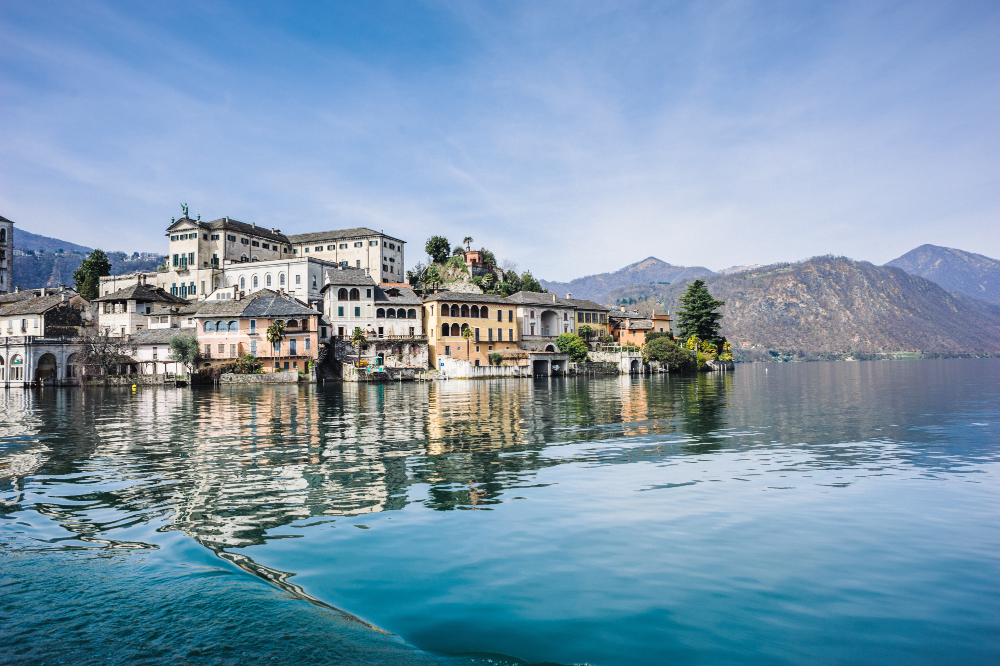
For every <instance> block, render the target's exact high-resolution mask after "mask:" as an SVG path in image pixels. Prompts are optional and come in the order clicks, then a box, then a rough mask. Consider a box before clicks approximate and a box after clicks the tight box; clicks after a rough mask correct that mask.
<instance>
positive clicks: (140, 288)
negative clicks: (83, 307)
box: [94, 282, 188, 303]
mask: <svg viewBox="0 0 1000 666" xmlns="http://www.w3.org/2000/svg"><path fill="white" fill-rule="evenodd" d="M101 301H141V302H143V303H146V302H152V303H187V302H188V300H187V299H186V298H181V297H180V296H174V295H173V294H171V293H170V292H168V291H167V290H165V289H163V288H162V287H153V286H150V285H148V284H140V283H138V282H137V283H135V284H133V285H132V286H130V287H123V288H122V289H119V290H118V291H116V292H113V293H110V294H108V295H107V296H101V297H100V298H95V299H94V302H101Z"/></svg>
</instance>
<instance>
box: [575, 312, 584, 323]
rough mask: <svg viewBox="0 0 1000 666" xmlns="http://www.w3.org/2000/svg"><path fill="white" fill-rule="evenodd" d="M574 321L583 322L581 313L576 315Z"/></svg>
mask: <svg viewBox="0 0 1000 666" xmlns="http://www.w3.org/2000/svg"><path fill="white" fill-rule="evenodd" d="M576 320H577V321H580V322H582V321H583V313H582V312H577V313H576Z"/></svg>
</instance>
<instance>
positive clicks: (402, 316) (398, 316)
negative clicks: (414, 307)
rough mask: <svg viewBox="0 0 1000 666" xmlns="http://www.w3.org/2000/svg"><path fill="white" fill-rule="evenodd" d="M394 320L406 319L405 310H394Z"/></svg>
mask: <svg viewBox="0 0 1000 666" xmlns="http://www.w3.org/2000/svg"><path fill="white" fill-rule="evenodd" d="M396 319H406V310H404V309H403V308H399V309H398V310H396Z"/></svg>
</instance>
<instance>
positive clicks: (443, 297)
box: [423, 291, 511, 305]
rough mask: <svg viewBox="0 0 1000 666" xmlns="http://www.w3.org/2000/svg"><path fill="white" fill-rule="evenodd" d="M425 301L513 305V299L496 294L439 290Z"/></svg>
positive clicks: (425, 298)
mask: <svg viewBox="0 0 1000 666" xmlns="http://www.w3.org/2000/svg"><path fill="white" fill-rule="evenodd" d="M423 302H424V303H433V302H439V303H502V304H503V305H511V301H510V299H508V298H504V297H503V296H497V295H496V294H469V293H466V292H459V291H439V292H437V293H436V294H430V295H428V296H425V297H424V301H423Z"/></svg>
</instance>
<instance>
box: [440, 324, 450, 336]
mask: <svg viewBox="0 0 1000 666" xmlns="http://www.w3.org/2000/svg"><path fill="white" fill-rule="evenodd" d="M450 336H451V326H449V325H448V324H447V323H445V324H441V337H442V338H447V337H450Z"/></svg>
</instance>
